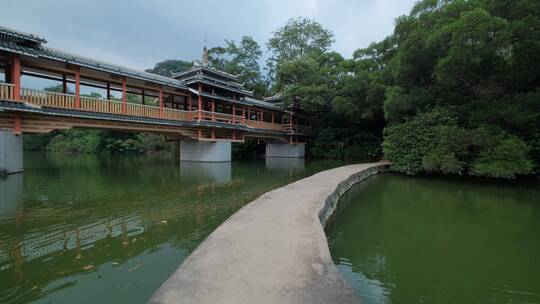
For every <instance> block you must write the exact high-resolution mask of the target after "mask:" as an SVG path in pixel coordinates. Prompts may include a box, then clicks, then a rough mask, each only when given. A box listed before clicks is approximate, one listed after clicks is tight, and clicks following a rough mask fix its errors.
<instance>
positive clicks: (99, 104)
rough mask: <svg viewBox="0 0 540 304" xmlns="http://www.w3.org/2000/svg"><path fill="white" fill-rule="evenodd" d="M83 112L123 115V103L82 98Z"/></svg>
mask: <svg viewBox="0 0 540 304" xmlns="http://www.w3.org/2000/svg"><path fill="white" fill-rule="evenodd" d="M81 110H86V111H90V112H99V113H111V114H122V103H121V102H118V101H110V100H104V99H99V98H92V97H86V96H81Z"/></svg>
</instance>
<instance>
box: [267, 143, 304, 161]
mask: <svg viewBox="0 0 540 304" xmlns="http://www.w3.org/2000/svg"><path fill="white" fill-rule="evenodd" d="M305 155H306V144H304V143H301V144H286V143H267V144H266V157H291V158H302V157H304V156H305Z"/></svg>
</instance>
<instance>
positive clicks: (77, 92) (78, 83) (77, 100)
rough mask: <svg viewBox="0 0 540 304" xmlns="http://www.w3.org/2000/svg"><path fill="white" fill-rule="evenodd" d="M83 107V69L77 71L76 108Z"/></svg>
mask: <svg viewBox="0 0 540 304" xmlns="http://www.w3.org/2000/svg"><path fill="white" fill-rule="evenodd" d="M80 107H81V69H80V68H79V67H77V69H76V70H75V108H77V109H79V108H80Z"/></svg>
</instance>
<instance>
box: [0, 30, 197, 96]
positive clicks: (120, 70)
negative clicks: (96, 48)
mask: <svg viewBox="0 0 540 304" xmlns="http://www.w3.org/2000/svg"><path fill="white" fill-rule="evenodd" d="M8 30H9V29H6V28H4V27H1V28H0V50H4V51H8V52H13V53H18V54H21V55H26V56H32V57H41V58H46V59H52V60H57V61H62V62H66V63H70V64H74V65H78V66H83V67H87V68H91V69H95V70H100V71H104V72H108V73H113V74H117V75H120V76H126V77H131V78H137V79H141V80H144V81H150V82H154V83H159V84H162V85H168V86H171V87H175V88H180V89H186V88H187V87H186V85H185V83H184V82H183V81H181V80H177V79H173V78H169V77H165V76H160V75H156V74H152V73H148V72H144V71H139V70H135V69H131V68H127V67H123V66H119V65H115V64H112V63H107V62H103V61H99V60H95V59H91V58H88V57H84V56H80V55H75V54H71V53H68V52H65V51H61V50H57V49H53V48H49V47H46V46H43V45H41V44H39V43H38V44H35V45H31V46H29V45H27V44H24V43H21V42H22V40H17V39H9V38H10V37H15V36H9V35H8V34H5V33H11V32H16V31H14V30H9V31H8ZM2 33H4V35H2ZM10 35H11V34H10ZM18 35H20V36H21V37H23V36H22V35H26V36H24V37H33V38H32V39H34V40H35V41H42V42H45V40H44V39H42V38H39V37H37V36H34V35H31V34H23V33H19V34H18ZM6 37H7V38H6ZM38 39H41V40H38Z"/></svg>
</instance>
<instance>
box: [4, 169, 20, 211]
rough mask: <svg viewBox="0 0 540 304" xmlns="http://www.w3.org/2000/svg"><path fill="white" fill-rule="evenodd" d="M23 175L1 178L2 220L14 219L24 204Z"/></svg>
mask: <svg viewBox="0 0 540 304" xmlns="http://www.w3.org/2000/svg"><path fill="white" fill-rule="evenodd" d="M23 183H24V180H23V174H11V175H8V176H6V177H4V178H0V219H3V218H10V217H14V216H15V214H16V213H17V210H19V209H21V208H22V204H23Z"/></svg>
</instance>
